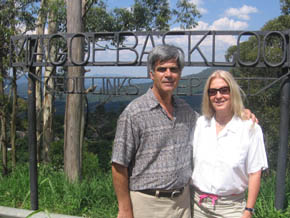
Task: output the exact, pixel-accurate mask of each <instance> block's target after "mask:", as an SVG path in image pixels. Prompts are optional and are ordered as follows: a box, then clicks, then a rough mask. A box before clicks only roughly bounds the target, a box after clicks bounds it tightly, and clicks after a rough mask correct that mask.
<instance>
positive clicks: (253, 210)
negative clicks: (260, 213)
mask: <svg viewBox="0 0 290 218" xmlns="http://www.w3.org/2000/svg"><path fill="white" fill-rule="evenodd" d="M245 210H247V211H250V213H254V212H255V209H254V208H250V207H245Z"/></svg>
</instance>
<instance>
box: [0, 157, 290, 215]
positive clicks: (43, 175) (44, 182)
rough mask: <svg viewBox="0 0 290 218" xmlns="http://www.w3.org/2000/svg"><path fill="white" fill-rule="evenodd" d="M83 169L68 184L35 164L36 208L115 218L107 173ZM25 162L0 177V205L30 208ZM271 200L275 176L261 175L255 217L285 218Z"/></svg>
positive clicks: (289, 198)
mask: <svg viewBox="0 0 290 218" xmlns="http://www.w3.org/2000/svg"><path fill="white" fill-rule="evenodd" d="M90 160H91V162H90V163H89V164H88V165H90V166H89V167H88V166H87V165H86V166H87V168H86V175H84V178H83V180H82V182H79V183H75V184H70V183H69V182H67V180H66V178H65V176H64V172H63V171H62V170H60V169H55V168H54V167H52V166H50V165H40V166H39V167H38V174H39V175H38V184H39V185H38V189H39V207H40V209H41V210H43V211H48V212H50V213H61V214H69V215H77V216H84V217H89V218H113V217H116V214H117V211H118V208H117V201H116V197H115V194H114V190H113V186H112V177H111V172H110V171H107V172H102V171H101V170H99V169H98V167H94V165H95V164H94V161H92V158H90ZM29 190H30V188H29V173H28V165H23V164H22V165H19V166H17V168H16V169H15V170H14V171H13V172H12V173H11V174H10V175H9V176H8V177H1V176H0V205H2V206H8V207H16V208H26V209H30V192H29ZM274 201H275V175H274V174H271V175H267V176H265V177H263V179H262V184H261V190H260V194H259V197H258V200H257V203H256V213H255V215H254V217H255V218H288V217H290V206H288V207H287V208H286V209H285V210H284V211H277V210H276V209H275V207H274ZM288 202H290V179H289V175H288V177H287V181H286V205H288Z"/></svg>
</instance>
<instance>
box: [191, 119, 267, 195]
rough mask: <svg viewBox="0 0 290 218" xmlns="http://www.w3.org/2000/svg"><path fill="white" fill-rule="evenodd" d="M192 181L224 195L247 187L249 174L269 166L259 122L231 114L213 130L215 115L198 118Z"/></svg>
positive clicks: (204, 188)
mask: <svg viewBox="0 0 290 218" xmlns="http://www.w3.org/2000/svg"><path fill="white" fill-rule="evenodd" d="M193 166H194V170H193V175H192V182H193V185H194V186H195V187H196V188H198V189H199V190H200V191H202V192H205V193H211V194H216V195H220V196H227V195H232V194H240V193H242V192H244V191H245V189H246V188H247V187H248V178H249V177H248V174H249V173H254V172H257V171H259V170H264V169H266V168H268V163H267V156H266V151H265V146H264V140H263V133H262V130H261V127H260V126H259V125H258V124H253V123H252V121H251V120H246V121H243V120H241V119H240V118H239V117H237V116H233V118H232V119H231V121H230V122H228V123H227V125H226V126H225V127H224V128H223V129H222V131H221V132H219V134H218V135H217V134H216V121H215V118H214V117H213V118H211V119H206V118H205V117H204V116H201V117H199V119H198V120H197V124H196V128H195V130H194V138H193Z"/></svg>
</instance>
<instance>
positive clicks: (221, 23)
mask: <svg viewBox="0 0 290 218" xmlns="http://www.w3.org/2000/svg"><path fill="white" fill-rule="evenodd" d="M247 27H248V23H246V22H243V21H235V20H233V19H229V18H227V17H223V18H220V19H218V20H215V21H214V22H213V23H212V24H211V25H210V24H208V23H206V22H203V21H199V22H198V25H197V26H196V27H195V28H194V30H242V29H246V28H247Z"/></svg>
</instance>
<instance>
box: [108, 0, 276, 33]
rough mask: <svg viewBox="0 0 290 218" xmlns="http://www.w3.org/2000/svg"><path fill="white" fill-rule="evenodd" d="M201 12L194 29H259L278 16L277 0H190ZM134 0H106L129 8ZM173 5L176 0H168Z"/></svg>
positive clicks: (110, 4) (115, 5) (114, 5)
mask: <svg viewBox="0 0 290 218" xmlns="http://www.w3.org/2000/svg"><path fill="white" fill-rule="evenodd" d="M191 1H192V2H193V3H195V4H196V5H197V7H198V9H199V11H200V12H201V13H202V17H201V18H200V19H198V22H199V25H198V26H197V28H196V29H207V30H213V29H216V30H229V29H231V30H259V29H260V28H261V27H262V26H263V25H264V24H265V23H266V22H267V21H269V20H271V19H273V18H275V17H278V16H279V15H280V14H281V12H280V1H279V0H191ZM133 2H134V0H107V3H108V5H109V6H110V7H111V8H113V7H124V8H129V7H130V5H132V4H133ZM169 2H170V5H171V6H175V4H176V2H177V0H169Z"/></svg>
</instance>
